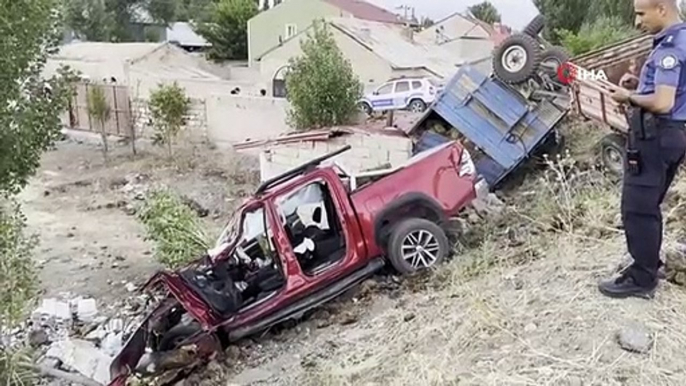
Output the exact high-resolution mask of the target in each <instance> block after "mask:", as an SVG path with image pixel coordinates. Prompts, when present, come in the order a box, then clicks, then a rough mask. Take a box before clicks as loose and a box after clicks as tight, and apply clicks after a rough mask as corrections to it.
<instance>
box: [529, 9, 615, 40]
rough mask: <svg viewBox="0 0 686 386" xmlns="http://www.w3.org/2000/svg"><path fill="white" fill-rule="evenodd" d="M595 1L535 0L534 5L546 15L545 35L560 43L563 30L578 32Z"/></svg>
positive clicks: (548, 38)
mask: <svg viewBox="0 0 686 386" xmlns="http://www.w3.org/2000/svg"><path fill="white" fill-rule="evenodd" d="M594 1H596V0H534V5H536V7H537V8H538V10H539V12H540V13H541V14H542V15H543V16H545V20H546V26H545V30H544V33H543V36H544V37H545V38H546V39H547V40H548V41H549V42H551V43H553V44H559V43H560V42H561V39H562V37H561V36H560V31H561V30H565V31H570V32H572V33H577V32H578V31H579V29H580V28H581V26H582V25H583V24H584V21H585V20H586V16H587V15H588V10H589V9H590V7H591V4H592V3H593V2H594ZM597 1H604V0H597Z"/></svg>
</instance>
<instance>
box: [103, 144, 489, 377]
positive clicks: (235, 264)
mask: <svg viewBox="0 0 686 386" xmlns="http://www.w3.org/2000/svg"><path fill="white" fill-rule="evenodd" d="M348 149H349V147H346V148H343V149H341V150H339V151H337V152H334V153H331V154H328V155H325V156H323V157H320V158H317V159H315V160H312V161H310V162H308V163H306V164H304V165H302V166H300V167H297V168H295V169H293V170H291V171H289V172H286V173H284V174H283V175H280V176H278V177H275V178H273V179H271V180H269V181H266V182H264V183H263V184H262V185H261V186H260V187H259V188H258V189H257V191H256V192H255V194H254V195H253V197H251V198H250V199H249V200H247V201H246V202H245V203H244V204H243V205H242V206H241V207H240V208H239V209H238V210H237V211H236V213H235V215H234V217H233V218H232V219H231V220H230V221H229V223H228V225H227V226H226V228H225V230H224V231H223V233H222V235H221V237H220V238H219V240H218V242H217V246H216V247H215V248H214V249H213V250H210V251H208V253H207V255H206V256H203V257H202V258H200V259H198V260H197V261H196V262H194V263H193V264H190V265H189V266H187V267H185V268H183V269H180V270H177V271H173V272H171V271H163V272H158V273H157V274H156V275H155V276H153V278H151V279H150V280H149V281H148V283H147V284H146V285H145V286H143V290H148V291H150V290H153V289H157V290H160V289H161V290H162V291H161V292H162V293H164V296H162V298H161V299H162V300H161V301H160V303H159V304H158V305H157V306H156V308H155V310H154V311H153V312H152V313H150V314H149V315H148V316H147V317H146V318H145V320H144V321H143V323H142V324H141V326H140V327H139V328H138V329H137V330H136V331H135V332H134V333H133V334H132V335H131V336H130V337H129V339H128V341H127V343H126V344H125V346H124V348H123V349H122V351H121V352H120V353H119V354H118V355H117V357H116V358H115V359H114V361H113V362H112V364H111V367H110V374H111V379H112V380H111V383H110V385H111V386H123V385H124V384H125V383H126V379H127V378H128V377H130V376H131V375H132V374H133V373H134V372H137V373H140V374H144V375H145V374H153V373H154V374H157V373H159V372H160V371H163V370H168V369H172V368H175V367H176V368H179V367H187V366H189V365H191V364H192V363H201V362H202V361H204V360H206V359H207V358H209V357H210V356H211V354H213V353H214V352H217V351H219V350H222V349H223V348H225V347H226V346H227V345H229V344H230V343H231V342H234V341H236V340H238V339H241V338H243V337H246V336H248V335H251V334H254V333H257V332H260V331H264V330H265V329H267V328H269V327H270V326H273V325H275V324H277V323H280V322H282V321H284V320H287V319H291V318H298V317H300V316H301V315H303V314H304V313H305V312H306V311H308V310H310V309H312V308H314V307H317V306H318V305H321V304H322V303H324V302H327V301H329V300H331V299H333V298H335V297H336V296H338V295H340V294H341V293H343V292H345V291H346V290H348V289H350V288H351V287H352V286H354V285H357V284H359V283H361V282H362V281H363V280H365V279H366V278H368V277H369V276H371V275H373V274H374V273H375V272H377V271H378V270H379V269H380V268H382V267H383V266H384V265H386V264H387V263H390V264H391V266H392V267H393V268H394V269H395V270H396V271H398V272H399V273H404V274H407V273H412V272H415V271H417V270H421V269H427V268H430V267H433V266H435V265H437V264H439V263H440V262H441V261H443V260H444V259H445V258H446V257H447V256H448V255H449V254H450V252H451V250H452V246H451V244H450V243H449V240H448V233H449V232H447V225H448V222H449V219H450V218H451V217H454V216H455V215H457V214H458V213H459V212H460V211H461V210H462V209H463V208H465V207H466V206H467V205H468V204H469V203H470V202H471V201H472V200H473V199H474V198H475V197H476V190H475V178H476V176H475V168H474V164H473V162H472V160H471V157H470V155H469V153H468V152H467V151H466V150H465V149H464V148H463V147H462V146H461V145H460V144H459V143H457V142H449V143H446V144H443V145H440V146H437V147H434V148H432V149H429V150H426V151H423V152H421V153H418V154H416V155H415V156H414V157H412V158H410V159H409V160H408V161H407V162H406V164H405V165H403V166H401V167H397V168H395V169H391V170H386V171H379V172H371V173H367V174H366V175H361V176H352V175H349V174H348V173H346V172H345V170H344V167H342V166H341V165H338V164H337V163H335V162H333V161H334V160H333V157H335V156H336V155H338V154H340V153H341V152H343V151H346V150H348ZM327 160H331V161H332V162H329V163H328V165H325V163H324V161H327ZM360 179H362V181H360ZM184 355H185V358H186V359H180V358H184Z"/></svg>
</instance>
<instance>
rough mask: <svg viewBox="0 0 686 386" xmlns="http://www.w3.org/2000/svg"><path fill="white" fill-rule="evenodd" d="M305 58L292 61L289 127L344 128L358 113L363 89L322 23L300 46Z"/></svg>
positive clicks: (287, 85) (289, 81)
mask: <svg viewBox="0 0 686 386" xmlns="http://www.w3.org/2000/svg"><path fill="white" fill-rule="evenodd" d="M301 48H302V52H303V55H302V56H300V57H297V58H292V59H291V60H290V61H289V70H288V73H287V75H286V90H287V92H288V100H289V101H290V102H291V104H292V106H293V109H292V110H291V111H290V112H289V117H288V120H289V124H290V125H292V126H293V127H295V128H296V129H298V130H306V129H315V128H320V127H328V126H336V125H344V124H348V123H351V122H352V121H353V120H354V119H355V117H356V115H357V114H358V113H359V107H358V100H359V99H360V97H361V95H362V85H361V83H360V81H359V79H358V78H357V76H356V75H355V74H354V72H353V69H352V66H351V65H350V62H349V61H348V60H346V59H345V58H344V57H343V54H342V53H341V51H340V50H339V49H338V46H336V42H335V41H334V39H333V36H332V35H331V32H330V31H329V29H328V28H327V24H326V23H325V22H323V21H315V23H314V24H313V33H312V34H310V35H309V36H308V38H307V39H306V40H305V41H303V42H302V43H301Z"/></svg>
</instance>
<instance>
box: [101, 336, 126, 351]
mask: <svg viewBox="0 0 686 386" xmlns="http://www.w3.org/2000/svg"><path fill="white" fill-rule="evenodd" d="M123 335H124V333H123V332H116V333H110V334H107V335H106V336H105V338H104V339H102V342H101V343H100V347H101V349H102V351H103V352H104V353H105V354H106V355H109V356H111V357H114V356H115V355H117V353H119V351H121V349H122V346H123V344H122V342H123Z"/></svg>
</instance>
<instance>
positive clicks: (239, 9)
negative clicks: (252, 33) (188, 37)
mask: <svg viewBox="0 0 686 386" xmlns="http://www.w3.org/2000/svg"><path fill="white" fill-rule="evenodd" d="M257 12H258V10H257V3H256V2H255V0H218V2H217V3H214V4H212V5H211V6H210V12H209V16H207V17H206V18H205V19H204V20H201V21H200V22H199V23H198V24H197V27H196V32H197V33H198V34H200V35H202V36H203V37H204V38H205V39H206V40H207V41H208V42H209V43H211V44H212V47H211V48H210V49H209V51H208V56H209V58H210V59H212V60H216V61H221V60H232V59H246V58H247V57H248V30H247V29H248V20H250V19H251V18H252V17H253V16H255V15H256V14H257Z"/></svg>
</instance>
